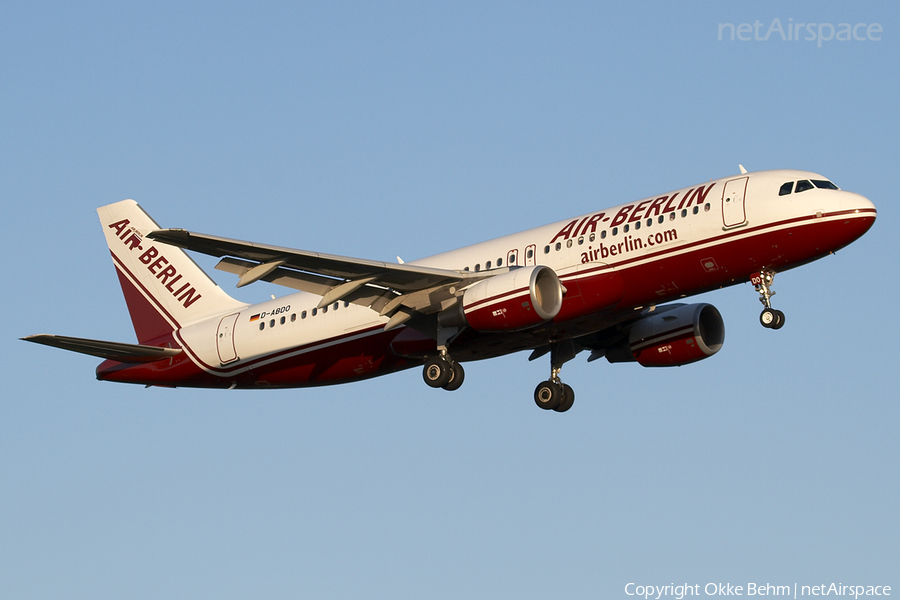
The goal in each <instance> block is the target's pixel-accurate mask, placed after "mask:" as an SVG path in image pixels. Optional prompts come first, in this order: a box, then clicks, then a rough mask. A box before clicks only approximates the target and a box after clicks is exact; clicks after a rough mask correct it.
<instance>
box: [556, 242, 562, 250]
mask: <svg viewBox="0 0 900 600" xmlns="http://www.w3.org/2000/svg"><path fill="white" fill-rule="evenodd" d="M561 249H562V242H556V251H557V252H559V251H560V250H561Z"/></svg>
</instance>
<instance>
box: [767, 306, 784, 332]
mask: <svg viewBox="0 0 900 600" xmlns="http://www.w3.org/2000/svg"><path fill="white" fill-rule="evenodd" d="M774 312H775V324H774V325H771V326H770V327H772V329H781V328H782V327H784V313H783V312H781V311H780V310H776V311H774Z"/></svg>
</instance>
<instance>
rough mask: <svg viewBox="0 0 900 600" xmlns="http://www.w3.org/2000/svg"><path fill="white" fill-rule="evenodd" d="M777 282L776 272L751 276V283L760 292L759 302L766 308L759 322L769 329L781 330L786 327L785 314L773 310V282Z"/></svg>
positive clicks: (764, 272)
mask: <svg viewBox="0 0 900 600" xmlns="http://www.w3.org/2000/svg"><path fill="white" fill-rule="evenodd" d="M773 281H775V271H760V272H759V273H754V274H753V275H751V276H750V283H752V284H753V286H754V287H755V288H756V291H757V292H759V301H760V302H762V303H763V306H765V308H764V309H763V311H762V312H761V313H760V315H759V322H760V324H761V325H762V326H763V327H766V328H768V329H781V328H782V327H784V313H783V312H781V311H780V310H776V309H774V308H772V296H774V295H775V292H774V291H773V290H772V282H773Z"/></svg>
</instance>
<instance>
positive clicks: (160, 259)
mask: <svg viewBox="0 0 900 600" xmlns="http://www.w3.org/2000/svg"><path fill="white" fill-rule="evenodd" d="M108 227H109V228H110V229H113V230H115V232H116V237H118V238H119V239H120V240H122V244H123V245H124V246H125V248H126V249H128V250H130V251H132V252H133V251H134V250H144V247H143V246H142V245H141V242H142V241H143V239H144V238H143V236H142V235H141V234H140V232H138V230H137V229H135V228H134V227H131V222H130V221H129V220H128V219H122V220H121V221H116V222H115V223H110V224H109V225H108ZM138 260H139V261H141V262H142V263H143V264H145V265H147V270H148V271H150V273H151V274H152V275H153V276H154V277H156V278H157V279H158V280H159V282H160V284H161V285H162V286H163V287H164V288H165V289H166V290H167V291H168V292H169V293H170V294H172V295H173V296H175V298H176V299H177V300H178V301H179V302H181V303H182V305H184V307H185V308H188V307H190V305H191V304H193V303H194V302H196V301H197V300H199V299H200V298H201V295H200V294H198V293H197V290H196V289H195V288H194V286H193V285H191V283H190V282H185V283H183V284H181V285H179V286H178V287H177V288H176V287H175V286H176V284H178V283H179V282H180V281H181V279H182V276H181V274H180V273H179V272H178V269H176V268H175V267H173V266H172V265H171V264H169V260H168V259H167V258H166V257H165V256H164V255H162V254H160V251H159V250H158V249H157V248H156V246H150V247H149V248H148V249H147V250H144V252H143V253H141V255H140V256H138Z"/></svg>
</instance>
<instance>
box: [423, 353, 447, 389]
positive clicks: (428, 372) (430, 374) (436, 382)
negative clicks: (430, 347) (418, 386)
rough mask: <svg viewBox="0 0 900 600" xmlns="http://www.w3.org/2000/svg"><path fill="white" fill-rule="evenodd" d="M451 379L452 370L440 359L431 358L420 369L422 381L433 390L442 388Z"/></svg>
mask: <svg viewBox="0 0 900 600" xmlns="http://www.w3.org/2000/svg"><path fill="white" fill-rule="evenodd" d="M452 378H453V369H452V367H451V366H450V364H449V363H448V362H447V361H446V360H444V359H442V358H432V359H429V360H428V361H427V362H426V363H425V368H424V369H422V379H424V380H425V383H427V384H428V385H430V386H431V387H433V388H442V387H444V386H445V385H447V384H448V383H450V380H451V379H452Z"/></svg>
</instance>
